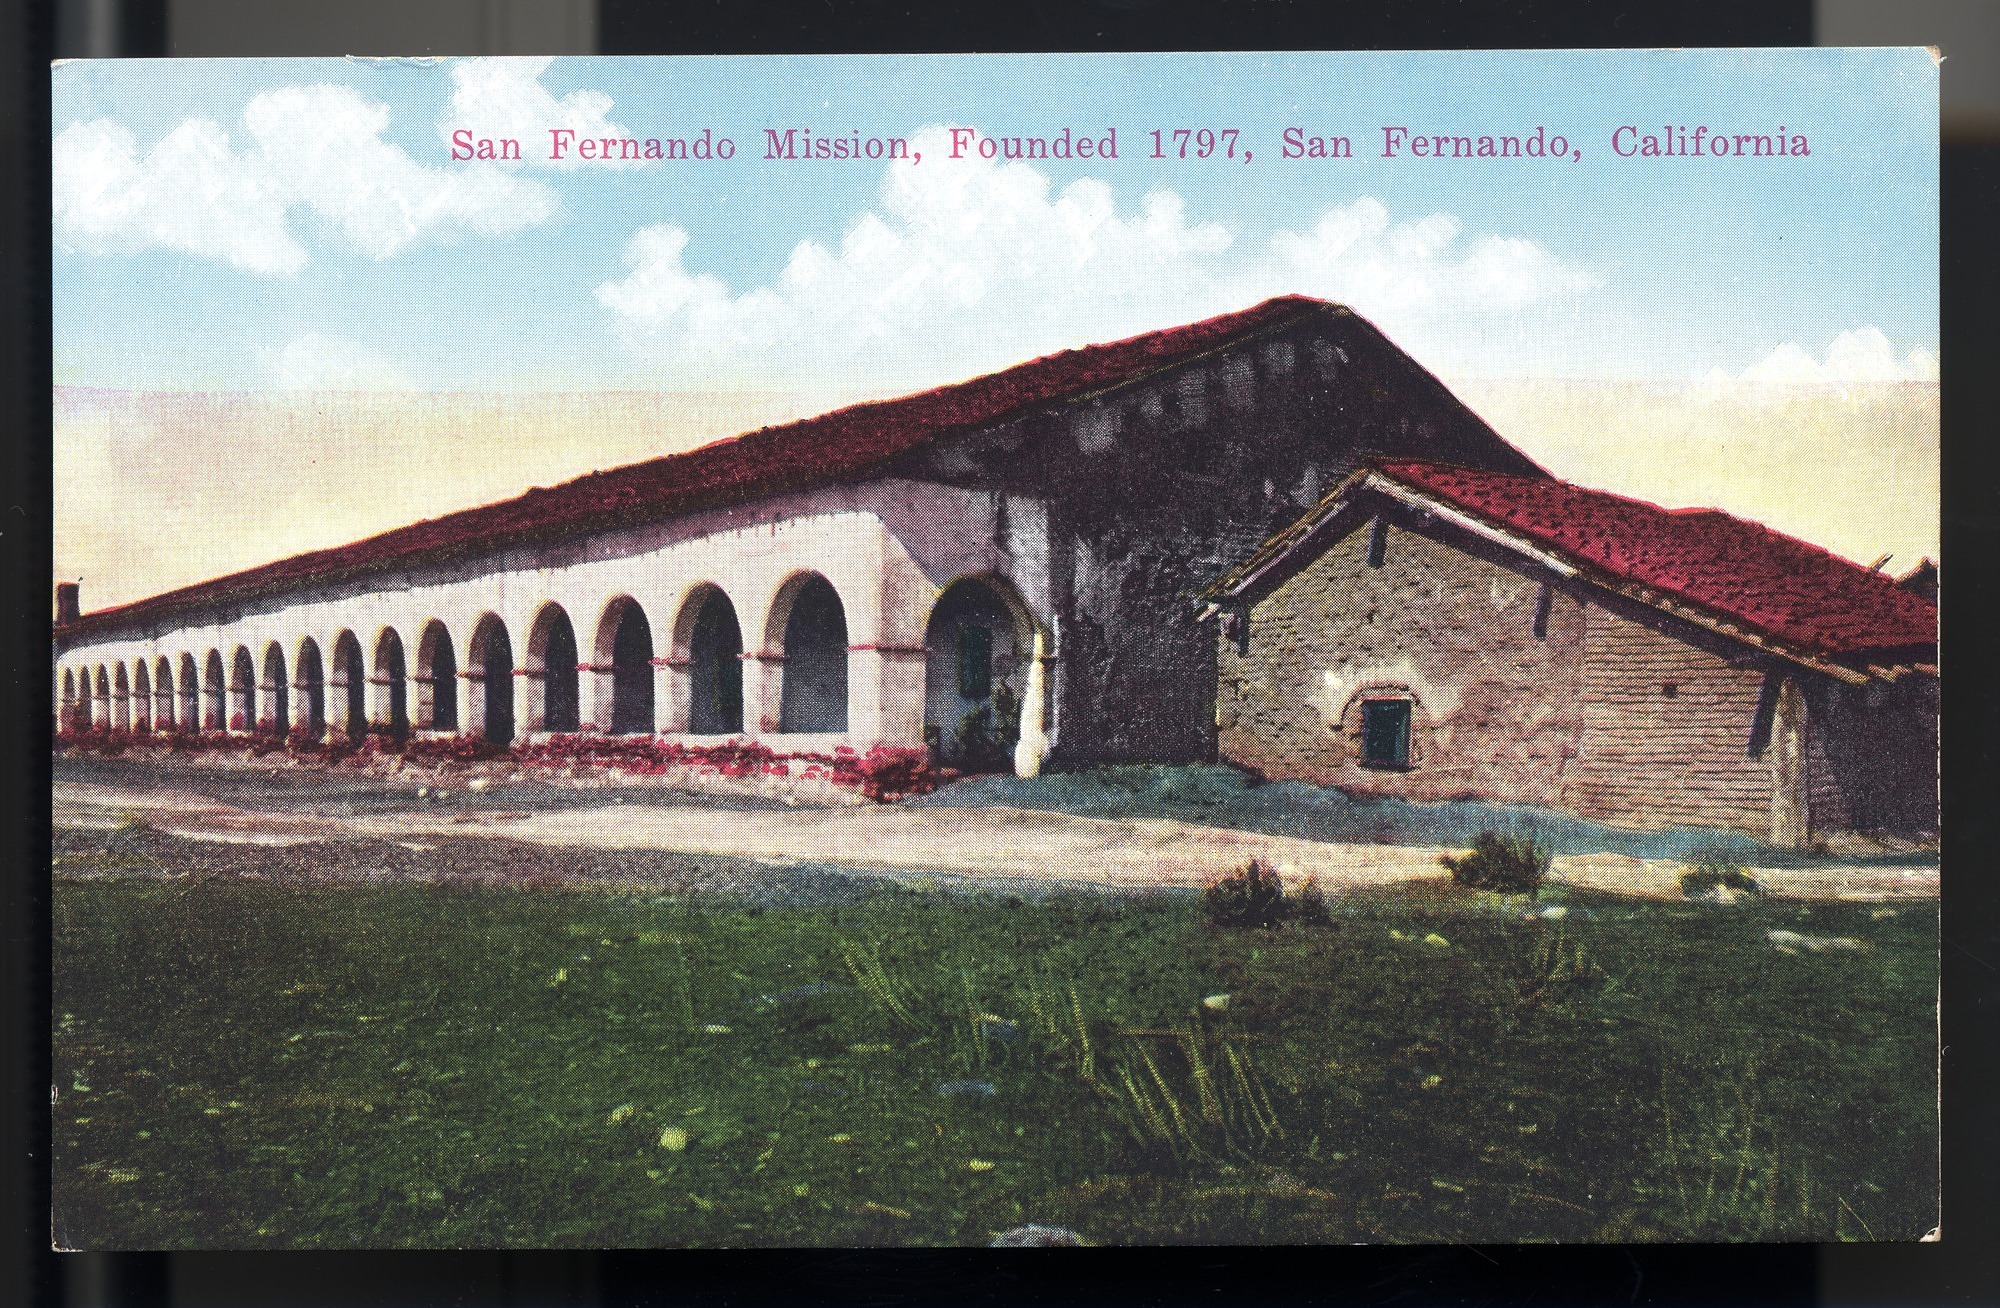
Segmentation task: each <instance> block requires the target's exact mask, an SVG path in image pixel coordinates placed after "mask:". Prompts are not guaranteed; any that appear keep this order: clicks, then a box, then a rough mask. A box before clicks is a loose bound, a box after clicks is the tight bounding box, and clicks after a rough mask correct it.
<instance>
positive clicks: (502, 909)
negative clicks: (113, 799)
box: [53, 875, 1937, 1248]
mask: <svg viewBox="0 0 2000 1308" xmlns="http://www.w3.org/2000/svg"><path fill="white" fill-rule="evenodd" d="M1552 903H1560V904H1563V905H1565V906H1566V907H1567V910H1568V915H1567V917H1565V918H1563V919H1561V920H1552V919H1536V920H1533V921H1528V920H1523V918H1522V915H1521V914H1522V910H1523V908H1524V907H1525V905H1523V904H1522V903H1521V902H1520V901H1513V902H1511V903H1508V902H1506V901H1502V900H1500V899H1498V898H1495V897H1490V896H1476V895H1471V894H1466V893H1461V892H1455V891H1452V890H1450V889H1448V888H1447V889H1430V890H1426V891H1421V892H1419V891H1408V892H1400V893H1394V894H1379V895H1371V896H1367V897H1363V898H1347V899H1335V900H1333V901H1332V908H1333V913H1334V917H1335V925H1334V926H1332V927H1330V928H1324V929H1322V928H1305V927H1296V926H1294V927H1288V928H1285V929H1283V930H1280V931H1276V932H1263V931H1240V932H1219V931H1213V930H1210V929H1208V928H1206V927H1205V926H1203V925H1202V923H1201V921H1200V920H1199V916H1198V912H1197V908H1196V903H1195V901H1194V900H1193V899H1192V898H1189V897H1185V896H1183V897H1175V898H1160V899H1153V900H1144V901H1135V900H1125V901H1119V900H1109V899H1101V898H1094V897H1056V898H1049V899H1044V900H1039V901H1025V902H1024V901H1020V900H1014V899H1000V898H994V897H978V896H969V895H960V894H955V893H944V892H937V891H932V892H920V891H911V890H897V889H893V888H885V889H884V890H883V891H881V892H880V893H878V894H874V895H871V896H869V897H867V898H866V899H864V900H862V901H861V902H858V903H852V904H847V905H843V906H839V907H813V908H786V909H781V910H780V909H774V910H767V911H758V910H756V909H754V908H749V907H743V906H732V905H728V904H716V903H707V904H703V903H693V902H689V901H688V900H685V899H667V898H659V897H640V896H635V895H620V894H615V893H608V892H595V893H581V892H577V893H570V892H562V891H550V890H546V889H538V890H521V889H512V890H506V889H464V888H445V887H438V886H426V885H413V884H401V885H354V886H344V887H343V886H336V887H315V888H309V889H308V888H289V889H288V888H279V887H274V886H271V885H267V884H261V883H258V882H256V881H245V880H234V879H224V878H215V879H211V880H207V881H202V882H195V883H191V882H189V881H186V880H181V881H167V882H162V881H158V880H142V879H138V878H119V877H113V878H91V879H71V878H70V877H68V876H67V875H62V876H59V877H58V879H57V881H56V883H55V887H54V931H55V976H54V997H55V1009H54V1032H53V1035H54V1058H55V1062H54V1068H55V1074H56V1083H57V1087H58V1090H59V1096H60V1097H59V1100H58V1102H57V1104H56V1106H55V1110H54V1127H55V1156H54V1162H55V1199H56V1212H57V1231H58V1236H59V1238H60V1239H61V1240H62V1241H63V1242H64V1243H67V1244H72V1245H77V1246H85V1247H93V1248H124V1247H191V1246H211V1247H215V1246H220V1247H243V1246H272V1247H287V1246H291V1247H315V1248H324V1247H341V1246H354V1245H362V1246H427V1247H428V1246H493V1245H592V1246H663V1245H664V1246H678V1245H751V1244H754V1245H765V1244H813V1245H857V1244H895V1243H915V1244H958V1243H984V1242H985V1241H986V1240H987V1239H988V1238H989V1236H990V1234H991V1233H993V1232H995V1231H998V1230H1001V1229H1004V1228H1006V1227H1009V1226H1013V1225H1016V1224H1018V1223H1020V1222H1023V1221H1042V1222H1055V1223H1062V1224H1065V1225H1069V1226H1071V1227H1073V1228H1075V1229H1076V1230H1078V1231H1080V1232H1082V1233H1083V1234H1084V1235H1085V1236H1086V1237H1088V1238H1090V1239H1092V1240H1094V1241H1100V1242H1105V1243H1116V1242H1165V1241H1212V1242H1227V1241H1259V1242H1286V1241H1320V1240H1325V1241H1354V1240H1391V1241H1427V1242H1430V1241H1466V1242H1477V1241H1496V1240H1510V1239H1536V1240H1563V1241H1577V1240H1650V1239H1702V1240H1707V1239H1764V1240H1769V1239H1779V1240H1783V1239H1835V1238H1854V1239H1865V1238H1871V1237H1873V1238H1880V1239H1912V1238H1915V1237H1916V1236H1919V1235H1921V1234H1923V1233H1924V1232H1925V1231H1926V1230H1928V1229H1929V1228H1930V1227H1931V1226H1932V1225H1933V1224H1934V1222H1935V1216H1934V1214H1935V1211H1936V1203H1935V1189H1936V1182H1935V1175H1936V1171H1935V1141H1936V1118H1935V1108H1934V1105H1935V1098H1936V1080H1935V1070H1934V1069H1935V1027H1934V1017H1933V1012H1934V1008H1933V1005H1934V997H1935V987H1936V975H1937V914H1936V909H1935V905H1934V904H1932V903H1905V904H1901V905H1898V906H1896V907H1895V908H1894V909H1893V910H1891V909H1887V908H1882V907H1879V906H1875V905H1868V904H1842V905H1820V906H1813V907H1806V906H1802V905H1799V904H1795V903H1784V902H1763V903H1759V902H1756V901H1748V902H1746V903H1743V904H1739V905H1737V906H1734V907H1728V908H1718V907H1704V906H1698V905H1694V904H1686V905H1682V904H1656V903H1644V902H1635V901H1620V900H1613V899H1606V898H1593V897H1586V896H1583V895H1578V894H1570V895H1568V896H1566V897H1565V896H1561V895H1557V896H1553V897H1551V896H1545V897H1544V899H1543V901H1542V905H1541V906H1546V905H1549V904H1552ZM1538 907H1539V906H1538ZM1771 928H1781V929H1785V930H1790V931H1796V932H1800V933H1804V934H1808V935H1816V936H1851V937H1855V938H1858V939H1859V940H1860V941H1861V942H1862V943H1863V946H1864V948H1863V949H1862V950H1861V951H1858V952H1854V951H1842V952H1826V953H1812V952H1799V953H1789V954H1788V953H1784V952H1780V951H1779V950H1777V949H1775V948H1773V946H1772V944H1771V941H1770V940H1769V938H1768V937H1767V935H1766V932H1767V931H1768V930H1770V929H1771ZM1220 994H1227V995H1228V996H1229V999H1228V1001H1227V1003H1226V1004H1225V1005H1223V1006H1222V1007H1221V1008H1219V1009H1216V1008H1209V1007H1204V1006H1202V1004H1201V1001H1202V999H1203V998H1204V997H1207V996H1215V995H1220ZM952 1083H958V1084H956V1085H954V1084H952ZM989 1089H990V1093H988V1091H989ZM676 1146H678V1147H676Z"/></svg>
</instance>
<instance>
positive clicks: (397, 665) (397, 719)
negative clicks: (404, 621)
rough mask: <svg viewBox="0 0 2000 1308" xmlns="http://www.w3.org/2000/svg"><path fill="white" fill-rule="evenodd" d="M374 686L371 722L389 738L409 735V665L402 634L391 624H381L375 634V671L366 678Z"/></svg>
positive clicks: (393, 738) (395, 738) (403, 737)
mask: <svg viewBox="0 0 2000 1308" xmlns="http://www.w3.org/2000/svg"><path fill="white" fill-rule="evenodd" d="M368 680H369V683H370V684H371V685H373V686H374V687H375V695H374V705H373V708H374V711H373V712H372V713H371V714H370V715H369V717H370V720H371V721H372V722H373V724H374V725H375V726H376V727H378V728H379V729H381V731H382V732H383V734H385V735H387V736H388V737H389V739H391V740H403V739H405V738H407V737H408V736H409V734H410V667H409V661H408V660H407V659H406V658H404V656H403V636H402V633H401V632H399V631H397V630H396V629H395V628H394V627H384V628H382V630H381V631H380V632H379V633H378V634H377V635H376V637H375V671H374V673H373V675H371V676H370V677H369V679H368Z"/></svg>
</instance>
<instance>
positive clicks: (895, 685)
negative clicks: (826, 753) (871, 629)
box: [847, 645, 925, 750]
mask: <svg viewBox="0 0 2000 1308" xmlns="http://www.w3.org/2000/svg"><path fill="white" fill-rule="evenodd" d="M924 659H925V651H924V647H923V646H921V645H854V646H850V647H849V648H848V651H847V734H848V737H849V738H850V739H851V740H852V741H853V742H854V747H855V748H856V749H860V750H866V749H868V748H870V747H871V746H874V745H890V746H895V747H898V748H905V749H920V748H922V747H923V743H924Z"/></svg>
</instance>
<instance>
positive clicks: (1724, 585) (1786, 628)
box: [1204, 459, 1938, 665]
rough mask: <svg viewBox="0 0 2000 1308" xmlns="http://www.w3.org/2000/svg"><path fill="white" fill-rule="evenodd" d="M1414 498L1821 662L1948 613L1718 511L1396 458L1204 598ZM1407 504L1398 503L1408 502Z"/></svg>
mask: <svg viewBox="0 0 2000 1308" xmlns="http://www.w3.org/2000/svg"><path fill="white" fill-rule="evenodd" d="M1398 488H1400V489H1401V490H1403V491H1404V492H1405V494H1406V496H1407V494H1408V493H1414V495H1415V496H1416V497H1418V498H1419V499H1420V500H1422V501H1426V502H1428V503H1431V504H1435V505H1437V506H1440V507H1442V508H1444V509H1447V510H1455V511H1457V512H1459V513H1461V514H1464V515H1466V516H1467V517H1468V518H1470V519H1471V520H1473V521H1474V522H1475V523H1477V524H1483V525H1484V526H1486V527H1488V528H1491V529H1495V530H1496V531H1497V532H1498V533H1499V534H1500V535H1501V536H1502V538H1503V539H1508V540H1510V541H1512V542H1514V543H1518V544H1523V545H1526V546H1529V547H1532V548H1533V549H1535V550H1538V551H1540V552H1543V553H1544V554H1545V555H1547V556H1549V557H1551V558H1553V559H1554V560H1556V561H1558V562H1559V563H1561V564H1563V565H1566V566H1567V567H1569V568H1571V569H1574V570H1575V571H1576V572H1577V573H1578V574H1579V575H1581V576H1583V577H1585V578H1586V579H1588V580H1592V581H1596V582H1598V583H1600V584H1606V585H1610V586H1612V587H1613V588H1614V589H1618V590H1620V591H1622V592H1624V593H1626V594H1628V595H1631V596H1633V597H1634V598H1639V599H1643V600H1647V601H1650V602H1654V603H1656V604H1658V605H1659V606H1661V607H1669V608H1673V609H1675V610H1677V611H1680V612H1682V614H1683V616H1695V617H1702V616H1706V617H1708V618H1711V619H1715V620H1719V623H1720V625H1721V627H1722V629H1724V630H1728V631H1731V632H1732V633H1733V634H1738V635H1742V636H1745V637H1747V638H1750V639H1752V640H1753V641H1754V642H1756V643H1767V644H1769V646H1770V647H1771V648H1773V649H1774V650H1775V652H1778V653H1782V654H1786V655H1788V656H1803V657H1804V658H1805V659H1808V660H1815V659H1823V660H1833V661H1837V662H1839V663H1841V664H1843V665H1853V664H1856V663H1861V664H1865V663H1866V662H1867V661H1868V659H1869V658H1870V656H1879V655H1882V654H1885V653H1888V652H1900V653H1904V654H1907V653H1909V652H1910V651H1918V652H1919V656H1921V652H1922V651H1926V650H1929V649H1931V648H1932V647H1934V646H1935V644H1936V642H1937V622H1938V610H1937V604H1936V603H1935V602H1934V601H1933V600H1931V599H1928V598H1926V597H1925V596H1923V595H1922V594H1919V593H1916V592H1915V591H1913V590H1911V589H1909V588H1906V587H1903V586H1899V585H1898V584H1896V582H1895V581H1894V580H1892V579H1891V578H1889V577H1886V576H1883V575H1882V574H1880V573H1879V572H1872V571H1870V570H1869V569H1867V568H1863V567H1861V566H1859V565H1858V564H1854V563H1850V562H1848V561H1847V560H1846V559H1843V558H1840V557H1839V556H1837V555H1834V554H1831V553H1829V552H1827V551H1826V550H1823V549H1821V548H1819V547H1818V546H1816V545H1809V544H1807V543H1806V542H1805V541H1802V540H1797V539H1795V538H1793V537H1791V536H1786V535H1783V534H1782V533H1780V532H1775V531H1772V530H1771V529H1770V528H1768V527H1765V526H1762V525H1760V524H1758V523H1755V522H1749V521H1746V520H1744V519H1742V518H1736V517H1731V516H1730V515H1729V514H1727V513H1723V512H1721V511H1720V510H1717V509H1665V508H1661V507H1660V506H1659V505H1657V504H1649V503H1647V502H1645V501H1643V500H1634V499H1627V498H1626V497H1624V496H1622V495H1613V494H1610V493H1608V492H1605V491H1597V490H1588V489H1586V488H1584V487H1582V486H1575V485H1572V484H1570V483H1568V482H1563V481H1556V480H1554V479H1542V478H1533V477H1518V476H1512V475H1509V474H1507V473H1501V472H1487V471H1484V470H1481V469H1476V468H1464V467H1459V466H1456V465H1453V464H1443V463H1427V462H1421V461H1416V460H1397V459H1391V460H1382V461H1379V462H1376V463H1374V464H1372V465H1370V466H1369V467H1367V468H1365V469H1363V470H1362V471H1361V472H1359V473H1357V474H1356V475H1355V476H1354V477H1351V478H1349V479H1348V481H1347V482H1345V483H1343V484H1342V485H1341V486H1340V487H1339V488H1337V489H1336V490H1335V491H1334V492H1333V493H1332V494H1330V495H1328V496H1327V497H1326V498H1325V499H1323V500H1322V501H1320V503H1319V505H1318V506H1317V507H1315V508H1314V509H1313V511H1312V512H1311V513H1309V514H1307V515H1306V517H1304V518H1302V519H1300V521H1299V522H1297V523H1295V524H1293V526H1292V527H1290V528H1287V529H1286V530H1285V531H1283V532H1280V533H1279V534H1278V535H1277V536H1274V537H1272V538H1271V540H1269V541H1267V542H1265V544H1264V546H1263V547H1262V548H1260V549H1259V550H1258V551H1257V553H1256V554H1255V555H1253V556H1252V557H1251V558H1250V559H1249V560H1247V561H1246V562H1245V563H1244V564H1243V565H1242V566H1240V567H1238V568H1236V569H1234V570H1232V571H1231V572H1230V573H1229V574H1228V575H1226V576H1225V577H1223V578H1222V579H1221V580H1219V581H1217V582H1216V583H1215V584H1214V585H1212V586H1210V587H1209V588H1208V590H1207V591H1205V592H1204V598H1207V599H1215V598H1217V597H1219V596H1222V595H1229V594H1238V593H1241V592H1242V591H1243V590H1244V589H1246V588H1247V587H1248V586H1249V585H1250V584H1252V583H1253V582H1254V581H1255V580H1256V578H1257V577H1259V576H1261V575H1263V574H1264V573H1266V572H1267V571H1269V570H1270V569H1271V568H1272V567H1274V566H1275V565H1277V564H1278V563H1279V562H1280V561H1281V560H1282V559H1283V557H1284V556H1286V555H1288V554H1291V553H1293V552H1294V551H1296V550H1297V549H1298V548H1299V547H1300V546H1301V545H1303V544H1304V543H1305V541H1306V540H1307V538H1308V537H1310V536H1311V535H1312V534H1313V530H1312V529H1313V528H1314V527H1316V526H1317V525H1319V524H1320V523H1321V522H1324V521H1325V520H1326V519H1327V518H1328V517H1330V516H1332V514H1333V513H1334V512H1335V511H1336V510H1337V509H1339V508H1340V507H1341V506H1343V505H1344V504H1346V503H1347V502H1349V501H1351V500H1352V499H1353V498H1354V497H1355V496H1356V495H1357V494H1359V493H1361V492H1362V491H1364V490H1367V489H1374V490H1377V491H1387V492H1389V493H1391V494H1394V493H1395V491H1396V490H1397V489H1398ZM1404 497H1405V496H1399V497H1398V498H1404Z"/></svg>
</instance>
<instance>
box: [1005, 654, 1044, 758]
mask: <svg viewBox="0 0 2000 1308" xmlns="http://www.w3.org/2000/svg"><path fill="white" fill-rule="evenodd" d="M1048 664H1049V638H1048V636H1047V635H1045V634H1044V633H1043V631H1042V629H1041V628H1040V627H1036V628H1035V653H1034V657H1033V658H1031V659H1029V660H1028V684H1027V686H1026V688H1025V689H1024V690H1023V691H1022V692H1021V738H1020V739H1019V740H1018V741H1016V742H1015V744H1014V775H1015V776H1017V777H1032V776H1035V775H1036V774H1037V773H1039V772H1040V771H1041V770H1042V760H1043V759H1044V758H1047V757H1048V753H1049V732H1048V720H1049V717H1048V707H1049V674H1048Z"/></svg>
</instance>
